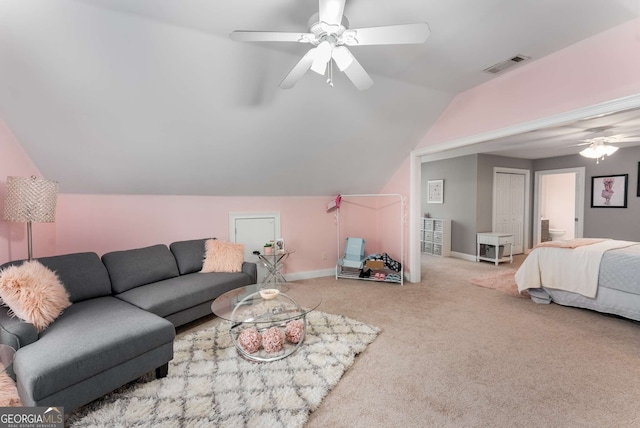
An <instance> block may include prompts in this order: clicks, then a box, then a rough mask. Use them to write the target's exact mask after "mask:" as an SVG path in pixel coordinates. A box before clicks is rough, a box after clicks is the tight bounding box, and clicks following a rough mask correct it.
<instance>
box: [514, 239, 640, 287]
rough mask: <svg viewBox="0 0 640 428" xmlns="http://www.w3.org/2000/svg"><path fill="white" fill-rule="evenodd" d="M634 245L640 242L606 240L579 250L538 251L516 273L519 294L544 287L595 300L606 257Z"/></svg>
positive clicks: (549, 248) (543, 249)
mask: <svg viewBox="0 0 640 428" xmlns="http://www.w3.org/2000/svg"><path fill="white" fill-rule="evenodd" d="M631 245H638V243H637V242H631V241H616V240H605V241H602V242H599V243H596V244H591V245H585V246H581V247H577V248H554V247H541V248H536V249H534V250H533V251H532V252H531V253H530V254H529V255H528V256H527V258H526V259H525V261H524V263H522V266H520V269H518V272H516V283H517V284H518V291H519V292H522V290H526V289H529V288H540V287H542V286H544V287H547V288H555V289H558V290H564V291H571V292H573V293H578V294H581V295H583V296H586V297H591V298H594V297H596V293H597V292H598V273H599V272H600V260H601V259H602V256H603V254H604V253H605V252H606V251H608V250H613V249H616V248H624V247H629V246H631Z"/></svg>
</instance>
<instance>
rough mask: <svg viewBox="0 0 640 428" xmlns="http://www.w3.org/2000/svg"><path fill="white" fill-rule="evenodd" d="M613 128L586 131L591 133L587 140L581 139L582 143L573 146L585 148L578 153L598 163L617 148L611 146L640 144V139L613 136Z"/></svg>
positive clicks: (622, 135) (621, 135)
mask: <svg viewBox="0 0 640 428" xmlns="http://www.w3.org/2000/svg"><path fill="white" fill-rule="evenodd" d="M612 129H613V127H611V128H609V127H602V128H593V129H588V130H587V131H590V132H591V133H590V134H589V135H588V138H585V139H582V140H580V141H582V143H579V144H574V146H585V145H588V147H587V148H585V149H584V150H582V151H581V152H580V155H582V156H584V157H586V158H590V159H596V163H600V160H601V159H604V157H605V156H610V155H612V154H614V153H615V152H616V151H617V150H618V148H619V147H617V146H613V145H611V144H619V143H640V137H625V136H624V134H623V133H618V134H614V133H613V132H612V131H611V130H612Z"/></svg>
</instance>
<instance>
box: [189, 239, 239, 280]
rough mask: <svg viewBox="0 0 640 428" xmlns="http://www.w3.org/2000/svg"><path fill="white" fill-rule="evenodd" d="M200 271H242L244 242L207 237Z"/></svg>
mask: <svg viewBox="0 0 640 428" xmlns="http://www.w3.org/2000/svg"><path fill="white" fill-rule="evenodd" d="M204 248H205V251H204V262H203V263H202V270H201V271H200V272H242V263H243V262H244V244H234V243H232V242H224V241H219V240H217V239H208V240H207V241H206V242H205V244H204Z"/></svg>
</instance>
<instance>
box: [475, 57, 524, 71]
mask: <svg viewBox="0 0 640 428" xmlns="http://www.w3.org/2000/svg"><path fill="white" fill-rule="evenodd" d="M529 59H531V57H529V56H526V55H521V54H518V55H516V56H514V57H513V58H509V59H508V60H506V61H502V62H499V63H497V64H494V65H492V66H491V67H489V68H485V69H484V70H483V71H486V72H487V73H491V74H498V73H500V72H502V71H504V70H506V69H507V68H510V67H513V66H514V65H517V64H519V63H521V62H524V61H527V60H529Z"/></svg>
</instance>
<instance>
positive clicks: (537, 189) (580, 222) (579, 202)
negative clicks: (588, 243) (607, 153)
mask: <svg viewBox="0 0 640 428" xmlns="http://www.w3.org/2000/svg"><path fill="white" fill-rule="evenodd" d="M572 173H573V174H576V188H575V192H576V207H575V218H576V219H577V221H576V224H575V237H576V238H582V237H583V236H584V189H585V174H586V168H585V167H584V166H578V167H574V168H561V169H547V170H541V171H536V173H535V185H534V193H533V216H534V217H533V218H536V219H539V218H541V217H542V216H541V215H540V197H541V194H540V193H541V192H542V186H541V185H540V184H541V181H542V176H544V175H556V174H572ZM541 227H542V224H541V222H539V221H537V222H536V226H535V227H534V228H533V242H535V243H539V242H540V235H541V230H540V229H541Z"/></svg>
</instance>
